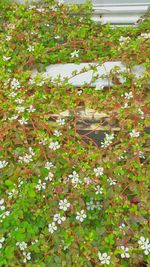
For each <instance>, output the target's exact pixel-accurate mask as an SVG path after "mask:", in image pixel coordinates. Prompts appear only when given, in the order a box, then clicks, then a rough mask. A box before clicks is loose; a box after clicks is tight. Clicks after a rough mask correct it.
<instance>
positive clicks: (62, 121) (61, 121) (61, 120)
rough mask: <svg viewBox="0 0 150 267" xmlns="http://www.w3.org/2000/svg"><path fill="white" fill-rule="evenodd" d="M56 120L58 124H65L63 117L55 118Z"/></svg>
mask: <svg viewBox="0 0 150 267" xmlns="http://www.w3.org/2000/svg"><path fill="white" fill-rule="evenodd" d="M56 122H57V123H58V124H59V125H65V119H61V118H60V119H57V120H56Z"/></svg>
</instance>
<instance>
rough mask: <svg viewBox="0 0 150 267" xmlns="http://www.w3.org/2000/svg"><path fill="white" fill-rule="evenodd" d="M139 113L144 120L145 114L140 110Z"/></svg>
mask: <svg viewBox="0 0 150 267" xmlns="http://www.w3.org/2000/svg"><path fill="white" fill-rule="evenodd" d="M138 113H139V114H140V115H141V119H142V120H143V119H144V112H143V111H142V110H141V109H140V108H138Z"/></svg>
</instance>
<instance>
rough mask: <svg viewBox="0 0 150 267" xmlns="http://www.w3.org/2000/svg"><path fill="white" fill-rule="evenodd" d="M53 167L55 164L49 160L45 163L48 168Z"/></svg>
mask: <svg viewBox="0 0 150 267" xmlns="http://www.w3.org/2000/svg"><path fill="white" fill-rule="evenodd" d="M52 167H54V165H53V163H52V162H49V161H47V162H46V163H45V168H46V169H48V170H50V169H51V168H52Z"/></svg>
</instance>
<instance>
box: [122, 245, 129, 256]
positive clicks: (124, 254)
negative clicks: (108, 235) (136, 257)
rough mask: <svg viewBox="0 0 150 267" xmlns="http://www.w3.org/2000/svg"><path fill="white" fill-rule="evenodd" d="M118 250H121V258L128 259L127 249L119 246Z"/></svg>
mask: <svg viewBox="0 0 150 267" xmlns="http://www.w3.org/2000/svg"><path fill="white" fill-rule="evenodd" d="M120 249H121V250H122V253H121V258H122V259H124V258H130V254H129V248H127V247H125V246H121V247H120Z"/></svg>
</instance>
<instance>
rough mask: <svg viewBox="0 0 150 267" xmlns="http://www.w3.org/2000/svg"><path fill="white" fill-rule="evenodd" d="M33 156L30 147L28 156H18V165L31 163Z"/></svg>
mask: <svg viewBox="0 0 150 267" xmlns="http://www.w3.org/2000/svg"><path fill="white" fill-rule="evenodd" d="M34 155H35V153H34V151H33V149H32V147H29V154H25V155H24V156H19V160H18V162H20V163H29V162H31V161H33V156H34Z"/></svg>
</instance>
